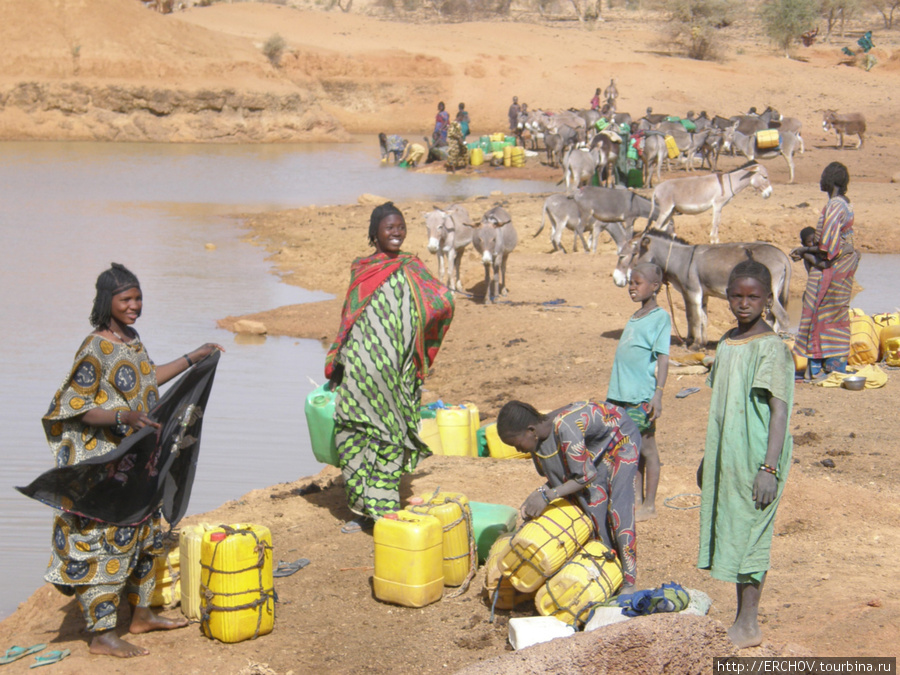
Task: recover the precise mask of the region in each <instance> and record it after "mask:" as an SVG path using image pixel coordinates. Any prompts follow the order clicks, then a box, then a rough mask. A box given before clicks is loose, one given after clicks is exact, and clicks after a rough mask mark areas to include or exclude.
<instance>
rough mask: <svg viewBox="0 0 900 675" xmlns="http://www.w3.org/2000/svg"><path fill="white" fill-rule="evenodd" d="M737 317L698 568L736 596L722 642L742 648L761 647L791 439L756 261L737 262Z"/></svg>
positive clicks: (722, 365) (786, 385) (721, 353)
mask: <svg viewBox="0 0 900 675" xmlns="http://www.w3.org/2000/svg"><path fill="white" fill-rule="evenodd" d="M727 294H728V304H729V305H730V307H731V311H732V313H733V314H734V316H735V317H736V318H737V321H738V325H737V328H733V329H732V330H731V331H730V332H728V333H727V334H726V335H725V336H724V337H723V338H722V339H721V340H720V342H719V346H718V348H717V349H716V360H715V363H714V365H713V368H712V370H711V371H710V374H709V380H708V382H707V383H708V384H710V385H711V386H712V399H711V401H710V408H709V424H708V427H707V432H706V449H705V451H704V455H703V461H702V462H701V464H700V469H699V470H698V472H697V479H698V480H697V482H698V484H699V485H700V487H701V490H702V499H701V505H700V554H699V556H698V562H697V566H698V567H699V568H700V569H708V570H710V572H711V573H712V576H713V577H715V578H716V579H720V580H722V581H730V582H733V583H734V584H735V585H736V589H737V612H736V617H735V620H734V623H733V624H732V626H731V628H729V629H728V636H729V637H730V638H731V639H732V641H733V642H734V643H735V644H736V645H737V646H738V647H739V648H744V647H753V646H756V645H758V644H760V643H761V642H762V631H761V630H760V628H759V622H758V621H757V613H758V610H759V598H760V595H761V593H762V587H763V583H764V582H765V579H766V572H767V571H768V569H769V552H770V549H771V545H772V530H773V526H774V522H775V512H776V510H777V508H778V503H779V501H780V500H781V494H782V491H783V490H784V483H785V480H786V479H787V474H788V469H789V467H790V464H791V447H792V443H791V437H790V435H789V434H788V432H787V429H788V422H789V419H790V410H791V404H792V402H793V398H794V362H793V358H792V356H791V352H790V350H789V349H788V347H787V346H786V345H785V343H784V341H783V340H782V339H781V338H780V337H779V336H778V335H777V334H776V333H774V332H773V331H772V329H771V328H770V327H769V325H768V324H767V323H766V322H765V321H764V320H763V318H762V316H763V313H764V311H765V310H766V307H767V305H769V304H771V302H772V278H771V275H770V273H769V270H768V269H767V268H766V266H765V265H762V264H761V263H758V262H756V261H755V260H752V259H751V260H746V261H744V262H742V263H740V264H738V265H737V266H736V267H735V268H734V269H733V270H732V272H731V276H730V278H729V281H728V290H727Z"/></svg>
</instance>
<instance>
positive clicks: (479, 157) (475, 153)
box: [469, 148, 484, 166]
mask: <svg viewBox="0 0 900 675" xmlns="http://www.w3.org/2000/svg"><path fill="white" fill-rule="evenodd" d="M469 164H471V165H472V166H481V165H482V164H484V150H483V149H482V148H472V150H471V151H470V152H469Z"/></svg>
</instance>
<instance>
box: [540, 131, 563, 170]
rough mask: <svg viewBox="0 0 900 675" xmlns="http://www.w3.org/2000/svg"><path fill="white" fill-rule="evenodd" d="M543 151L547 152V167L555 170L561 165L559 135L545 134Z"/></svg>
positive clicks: (561, 144)
mask: <svg viewBox="0 0 900 675" xmlns="http://www.w3.org/2000/svg"><path fill="white" fill-rule="evenodd" d="M544 149H545V150H546V151H547V165H548V166H552V167H553V168H557V167H558V166H559V165H560V164H561V163H562V151H563V140H562V137H561V136H560V135H559V134H546V135H545V136H544Z"/></svg>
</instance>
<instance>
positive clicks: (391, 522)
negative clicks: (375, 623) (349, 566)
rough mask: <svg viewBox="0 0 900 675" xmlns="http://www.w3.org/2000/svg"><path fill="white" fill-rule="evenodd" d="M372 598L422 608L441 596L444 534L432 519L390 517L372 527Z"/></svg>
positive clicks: (410, 515)
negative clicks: (373, 548)
mask: <svg viewBox="0 0 900 675" xmlns="http://www.w3.org/2000/svg"><path fill="white" fill-rule="evenodd" d="M373 537H374V539H375V575H374V578H373V580H372V586H373V589H374V591H375V597H376V598H378V599H379V600H381V601H383V602H390V603H393V604H395V605H403V606H404V607H424V606H425V605H430V604H431V603H432V602H437V601H438V600H440V599H441V596H442V595H443V594H444V557H443V531H442V530H441V522H440V521H439V520H438V519H437V518H435V517H434V516H430V515H427V514H424V513H413V512H412V511H397V512H396V513H389V514H387V515H386V516H384V518H380V519H379V520H378V521H376V523H375V530H374V532H373Z"/></svg>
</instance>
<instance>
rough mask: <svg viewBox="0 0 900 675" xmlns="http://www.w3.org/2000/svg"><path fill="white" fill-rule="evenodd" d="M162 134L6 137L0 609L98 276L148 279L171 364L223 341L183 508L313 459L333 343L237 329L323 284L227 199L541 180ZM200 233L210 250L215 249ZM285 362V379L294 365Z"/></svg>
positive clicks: (38, 560)
mask: <svg viewBox="0 0 900 675" xmlns="http://www.w3.org/2000/svg"><path fill="white" fill-rule="evenodd" d="M365 140H366V143H364V144H348V145H340V146H336V145H324V144H320V145H257V146H236V145H227V146H212V145H152V144H97V143H0V156H2V159H3V161H2V162H0V241H2V250H3V252H4V254H5V258H4V264H3V265H2V266H0V288H2V289H3V292H2V295H0V312H2V316H3V318H4V322H5V324H6V326H7V329H8V330H7V336H6V339H5V344H4V348H3V350H2V351H0V375H2V378H3V381H4V382H6V383H7V384H6V386H4V387H2V388H0V409H2V410H3V423H4V425H3V426H4V430H5V433H4V442H3V444H2V446H0V457H2V460H3V467H4V470H3V479H2V481H0V541H2V542H3V546H2V547H0V569H2V570H3V575H2V577H0V619H2V618H3V617H5V616H7V615H9V614H10V613H12V612H13V611H14V610H15V608H16V604H17V603H18V602H21V601H22V600H25V599H26V598H27V597H28V595H30V594H31V592H32V591H34V590H35V589H36V588H37V587H38V586H40V585H41V583H42V580H41V575H42V574H43V568H44V566H45V565H46V561H47V557H48V554H49V552H48V547H49V526H50V520H51V511H50V510H49V509H48V508H47V507H46V506H43V505H41V504H39V503H38V502H35V501H32V500H30V499H27V498H25V497H23V496H22V495H21V494H19V493H18V492H16V491H15V490H14V489H13V487H14V486H17V485H27V484H28V483H30V482H31V480H33V479H34V478H35V477H36V476H38V475H39V474H40V473H42V472H43V471H45V470H47V469H48V468H51V467H52V457H51V454H50V450H49V448H48V446H47V443H46V440H45V438H44V435H43V430H42V428H41V424H40V417H41V415H42V414H43V413H44V411H45V410H46V408H47V405H48V404H49V402H50V398H51V397H52V395H53V392H54V391H55V389H56V387H57V386H59V383H60V382H61V380H62V378H63V376H64V375H65V373H66V372H67V371H68V369H69V367H70V366H71V364H72V358H73V356H74V355H75V351H76V349H77V348H78V346H79V344H80V343H81V340H82V339H83V338H84V336H85V335H87V334H88V333H89V332H90V330H91V327H90V325H89V323H88V315H89V313H90V308H91V303H92V300H93V297H94V288H93V285H94V282H95V280H96V278H97V275H98V274H99V273H100V272H101V271H102V270H103V269H105V268H106V267H107V266H108V265H109V263H110V262H112V261H116V262H120V263H122V264H124V265H126V266H127V267H129V268H130V269H131V270H132V271H134V272H135V273H136V274H137V275H138V277H139V278H140V280H141V285H142V290H143V293H144V313H143V316H142V317H141V318H140V320H139V321H138V323H137V325H136V327H137V329H138V331H139V332H140V334H141V337H142V338H143V340H144V342H145V344H146V345H147V347H148V351H149V353H150V356H151V357H152V358H153V359H154V360H155V361H157V362H162V363H165V362H167V361H169V360H171V359H174V358H177V357H178V356H179V355H181V354H183V353H184V352H185V351H187V350H189V349H193V348H195V347H197V346H199V345H200V344H202V343H204V342H218V343H220V344H222V345H223V346H224V347H225V349H226V350H227V351H226V354H224V356H223V358H222V360H221V362H220V364H219V369H218V373H217V375H216V383H215V386H214V388H213V392H212V396H211V398H210V401H209V408H208V415H207V417H206V419H205V424H204V431H203V448H202V450H201V454H200V462H199V466H198V470H197V475H196V481H195V484H194V489H193V494H192V498H191V503H190V509H189V513H198V512H202V511H207V510H210V509H212V508H215V507H217V506H219V505H220V504H222V503H223V502H225V501H227V500H229V499H235V498H237V497H240V496H241V495H242V494H244V493H246V492H247V491H249V490H252V489H256V488H261V487H266V486H268V485H273V484H275V483H278V482H282V481H285V480H293V479H296V478H298V477H301V476H305V475H311V474H314V473H316V472H317V471H318V470H319V469H320V465H319V464H318V463H317V462H316V461H315V459H314V458H313V456H312V452H311V450H310V448H309V440H308V434H307V430H306V426H305V420H304V418H303V415H302V414H299V412H300V409H301V408H302V402H303V400H304V398H305V396H306V393H307V392H308V391H309V390H310V388H311V385H310V378H313V379H315V380H317V381H321V380H322V374H321V373H322V363H323V359H324V350H323V349H322V347H321V346H320V345H319V343H318V342H316V341H312V340H294V339H289V338H267V339H265V340H263V341H262V342H257V343H246V342H245V343H241V342H238V341H236V340H235V337H234V336H233V335H232V334H231V333H229V332H227V331H223V330H220V329H218V328H217V327H216V320H217V319H219V318H222V317H224V316H227V315H236V314H243V313H249V312H254V311H260V310H264V309H269V308H273V307H278V306H281V305H286V304H295V303H300V302H310V301H314V300H320V299H325V298H327V297H329V296H327V295H326V294H324V293H319V292H308V291H305V290H303V289H300V288H296V287H293V286H288V285H286V284H282V283H280V282H279V281H278V278H277V276H276V275H274V274H272V273H271V270H272V268H271V265H269V264H268V263H267V262H266V261H265V259H264V256H265V253H264V251H263V250H262V249H261V248H260V247H256V246H252V245H250V244H247V243H243V242H241V241H240V238H241V236H242V234H243V232H244V230H243V229H242V228H241V224H240V222H239V221H237V220H236V219H234V218H233V217H231V216H230V215H229V214H233V213H246V212H258V211H264V210H273V209H285V208H291V207H297V206H304V205H310V204H313V203H318V204H339V203H349V202H354V201H355V200H356V198H357V196H358V195H359V194H361V193H364V192H371V193H375V194H381V195H387V196H390V197H391V198H392V199H397V200H403V199H412V198H419V197H421V198H425V197H427V198H434V199H435V200H440V201H449V200H451V199H453V198H457V197H468V196H472V195H476V194H488V193H489V192H490V191H492V190H513V191H547V190H550V189H552V186H550V185H548V184H546V183H541V182H531V181H519V182H514V183H510V182H509V181H499V180H496V179H482V180H477V181H476V180H471V179H464V178H461V177H454V176H443V175H422V174H413V173H407V172H404V171H402V170H400V169H395V168H393V167H388V168H381V167H380V166H379V164H378V155H377V144H376V143H375V141H374V139H365ZM207 243H212V244H215V246H216V248H215V250H207V249H206V248H205V245H206V244H207ZM286 373H287V374H288V376H287V377H286V376H285V374H286Z"/></svg>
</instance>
